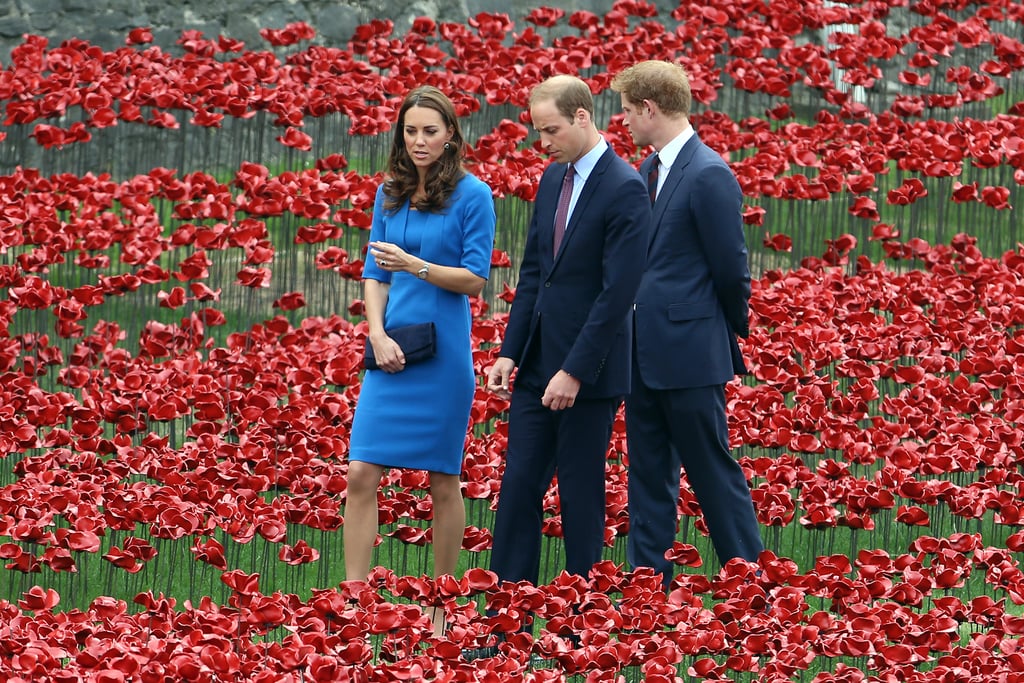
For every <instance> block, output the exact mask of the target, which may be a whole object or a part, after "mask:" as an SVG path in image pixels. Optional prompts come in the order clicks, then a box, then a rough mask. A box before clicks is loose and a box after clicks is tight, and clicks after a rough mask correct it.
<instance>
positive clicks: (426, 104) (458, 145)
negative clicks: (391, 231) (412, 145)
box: [384, 85, 466, 212]
mask: <svg viewBox="0 0 1024 683" xmlns="http://www.w3.org/2000/svg"><path fill="white" fill-rule="evenodd" d="M412 107H423V108H425V109H433V110H434V111H436V112H437V113H438V114H440V115H441V119H442V120H443V121H444V125H445V126H446V127H447V129H448V130H450V131H452V137H451V140H449V141H448V142H447V143H446V144H445V148H444V152H443V153H442V154H441V157H440V158H439V159H438V160H437V161H436V162H435V163H434V164H433V165H432V166H431V167H430V168H429V169H428V170H427V177H426V181H425V184H424V185H425V187H424V189H425V190H426V197H424V198H423V199H421V200H419V201H417V202H415V204H414V206H415V207H416V209H417V210H418V211H432V212H438V211H441V210H442V209H444V207H445V205H447V203H448V198H449V197H451V195H452V192H454V191H455V185H456V184H457V183H458V182H459V179H460V178H462V176H463V175H464V174H465V172H466V171H465V169H463V167H462V159H463V156H464V155H465V150H466V143H465V140H464V139H463V137H462V128H461V126H459V119H458V117H457V116H456V115H455V105H453V104H452V101H451V100H450V99H448V96H447V95H445V94H444V93H443V92H441V91H440V90H438V89H437V88H435V87H434V86H432V85H423V86H420V87H418V88H415V89H413V90H411V91H409V94H408V95H406V96H405V99H404V100H402V106H401V108H400V109H399V110H398V123H397V124H396V126H395V136H394V139H393V140H392V142H391V154H390V156H389V157H388V171H389V177H388V179H387V180H386V181H385V183H384V194H386V195H387V198H386V199H385V200H384V208H385V209H386V210H388V211H396V210H398V208H399V207H401V206H402V205H403V204H405V202H406V201H407V200H410V199H411V198H412V196H413V194H414V193H415V192H416V188H417V186H418V185H419V173H418V172H417V171H416V166H415V164H413V162H412V159H411V158H410V157H409V151H408V150H407V149H406V148H405V114H406V112H407V111H409V109H411V108H412Z"/></svg>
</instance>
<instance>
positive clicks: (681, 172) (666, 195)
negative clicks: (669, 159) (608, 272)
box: [644, 134, 701, 244]
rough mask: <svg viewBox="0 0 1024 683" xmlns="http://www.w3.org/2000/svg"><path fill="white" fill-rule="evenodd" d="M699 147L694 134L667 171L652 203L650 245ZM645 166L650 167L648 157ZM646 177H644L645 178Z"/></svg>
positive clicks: (698, 140)
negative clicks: (666, 175)
mask: <svg viewBox="0 0 1024 683" xmlns="http://www.w3.org/2000/svg"><path fill="white" fill-rule="evenodd" d="M700 145H701V141H700V139H699V138H698V137H697V135H696V134H694V135H693V136H692V137H691V138H690V139H689V140H687V141H686V144H685V145H683V148H682V149H681V150H679V154H678V155H676V160H675V161H674V162H673V163H672V168H670V169H669V171H668V177H666V178H665V184H664V185H662V186H661V192H659V193H658V199H657V201H655V202H654V207H653V209H654V213H653V215H652V216H651V221H652V222H653V223H654V229H653V230H651V244H654V239H655V237H656V236H657V234H658V230H659V228H661V217H662V215H663V214H664V213H665V208H666V207H667V206H668V205H669V204H670V203H671V199H672V195H673V194H675V192H676V190H677V189H679V186H680V185H682V183H683V178H685V177H686V166H687V165H688V164H689V163H690V161H691V160H692V159H693V155H694V154H696V152H697V147H699V146H700ZM644 165H645V166H650V157H648V158H647V160H646V161H644ZM645 177H646V176H645Z"/></svg>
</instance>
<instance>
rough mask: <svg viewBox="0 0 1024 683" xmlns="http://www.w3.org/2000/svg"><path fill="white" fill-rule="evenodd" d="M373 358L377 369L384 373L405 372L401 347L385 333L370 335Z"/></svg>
mask: <svg viewBox="0 0 1024 683" xmlns="http://www.w3.org/2000/svg"><path fill="white" fill-rule="evenodd" d="M370 344H371V345H372V346H373V356H374V358H376V359H377V367H379V368H380V369H381V370H383V371H384V372H388V373H396V372H401V371H402V370H405V354H404V353H402V347H401V346H399V345H398V342H396V341H395V340H394V339H392V338H391V337H389V336H388V335H387V334H386V333H383V332H382V333H381V334H380V335H370Z"/></svg>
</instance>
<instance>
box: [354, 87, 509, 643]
mask: <svg viewBox="0 0 1024 683" xmlns="http://www.w3.org/2000/svg"><path fill="white" fill-rule="evenodd" d="M464 150H465V142H464V140H463V137H462V131H461V129H460V126H459V121H458V118H457V117H456V114H455V107H454V106H453V105H452V103H451V100H449V99H448V97H447V96H445V95H444V93H442V92H441V91H440V90H438V89H437V88H434V87H431V86H423V87H419V88H416V89H415V90H413V91H411V92H410V93H409V94H408V95H407V96H406V97H405V100H404V101H403V102H402V106H401V108H400V109H399V113H398V123H397V127H396V130H395V136H394V140H393V142H392V145H391V152H390V156H389V159H388V168H389V173H388V175H387V178H386V179H385V181H384V183H382V184H381V186H380V187H379V188H378V189H377V196H376V200H375V203H374V210H373V224H372V226H371V228H370V243H369V249H368V254H367V258H366V265H365V266H364V269H363V281H364V284H363V288H364V291H363V300H364V307H365V312H366V320H367V323H368V325H369V338H368V342H367V343H369V344H371V345H372V347H373V352H374V356H375V357H376V360H377V364H378V366H379V369H375V370H367V371H366V373H365V375H364V377H363V383H362V387H361V388H360V395H359V402H358V404H357V406H356V412H355V417H354V419H353V424H352V434H351V442H350V448H349V469H348V477H349V478H348V490H347V502H346V505H345V522H344V545H345V575H346V578H347V579H349V580H365V579H366V577H367V576H368V574H369V572H370V564H371V560H372V556H373V547H374V542H375V540H376V536H377V519H378V517H377V515H378V510H377V491H378V489H379V488H380V482H381V477H382V476H383V474H384V470H385V469H386V468H393V467H401V468H411V469H420V470H427V471H429V472H430V496H431V499H432V501H433V510H434V515H433V532H432V533H433V556H434V558H433V559H434V568H433V569H434V572H433V573H434V576H441V575H444V574H454V573H455V569H456V565H457V562H458V557H459V551H460V550H461V548H462V538H463V535H464V533H465V528H466V510H465V506H464V505H463V501H462V491H461V481H460V474H461V472H462V456H463V448H464V444H465V440H466V434H467V431H468V427H469V415H470V408H471V407H472V404H473V396H474V394H475V390H476V384H477V381H476V375H475V372H474V370H473V360H472V348H471V343H470V342H471V335H470V323H471V314H470V307H469V297H470V296H477V295H479V294H480V292H481V290H482V289H483V287H484V284H485V283H486V282H487V277H488V275H489V274H490V264H491V250H492V247H493V245H494V227H495V221H496V217H495V212H494V198H493V195H492V193H491V189H490V188H489V187H488V186H487V185H486V184H485V183H484V182H482V181H481V180H479V179H478V178H476V177H474V176H472V175H470V174H469V173H467V172H466V171H465V170H464V169H463V167H462V158H463V154H464ZM421 322H433V323H435V326H436V329H437V353H436V355H435V356H434V357H433V358H431V359H429V360H426V361H423V362H420V363H415V364H410V365H406V363H405V356H404V354H403V353H402V349H401V348H400V347H399V346H398V344H397V342H395V340H394V339H392V338H391V337H390V336H388V332H387V331H388V330H389V329H392V328H395V327H399V326H402V325H409V324H412V323H421ZM439 612H440V610H437V609H435V610H434V614H432V619H433V623H434V633H435V635H441V632H442V631H443V628H444V617H443V614H439Z"/></svg>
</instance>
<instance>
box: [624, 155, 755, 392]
mask: <svg viewBox="0 0 1024 683" xmlns="http://www.w3.org/2000/svg"><path fill="white" fill-rule="evenodd" d="M650 166H651V159H650V158H648V159H646V160H645V161H644V162H643V164H641V166H640V173H641V174H642V175H643V176H644V177H646V174H647V171H648V169H649V168H650ZM662 172H663V173H664V171H662ZM742 207H743V196H742V192H741V191H740V187H739V183H738V182H737V181H736V177H735V176H734V175H733V172H732V170H731V169H730V168H729V166H728V164H726V163H725V161H724V160H723V159H722V157H721V156H719V155H718V154H717V153H716V152H715V151H714V150H712V149H711V148H709V147H708V146H707V145H705V144H704V143H703V142H701V141H700V139H699V138H698V137H697V136H696V135H694V136H693V137H691V138H690V139H689V140H688V141H687V142H686V144H685V145H683V148H682V150H680V152H679V155H678V156H677V157H676V160H675V162H674V163H673V164H672V168H671V169H669V171H668V175H667V176H666V178H665V183H664V185H663V186H662V189H661V192H660V193H659V194H658V200H657V201H656V202H655V204H654V214H653V219H652V220H653V223H652V226H653V227H652V231H651V235H650V241H649V250H648V253H647V266H646V269H645V271H644V274H643V278H642V279H641V281H640V288H639V289H638V291H637V295H636V307H635V312H634V324H635V326H636V328H635V329H636V351H635V353H636V360H637V366H638V367H639V372H640V377H634V378H633V380H634V382H635V381H637V380H640V379H642V381H643V382H644V384H645V385H646V386H648V387H650V388H652V389H662V390H663V389H688V388H694V387H703V386H711V385H716V384H724V383H726V382H728V381H730V380H731V379H732V378H733V377H734V376H735V375H737V374H743V373H746V371H747V370H746V366H745V365H744V364H743V356H742V354H741V353H740V348H739V344H738V343H737V339H736V337H737V335H738V336H740V337H746V336H747V334H748V332H749V322H748V303H749V301H750V270H749V268H748V265H747V247H746V241H745V239H744V235H743V218H742Z"/></svg>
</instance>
